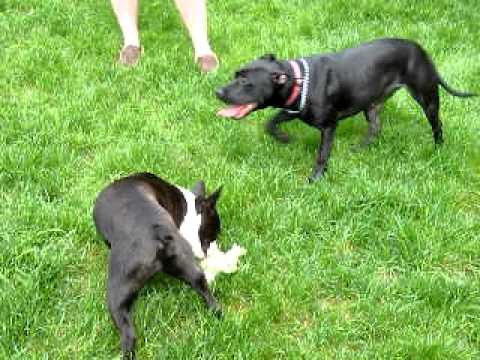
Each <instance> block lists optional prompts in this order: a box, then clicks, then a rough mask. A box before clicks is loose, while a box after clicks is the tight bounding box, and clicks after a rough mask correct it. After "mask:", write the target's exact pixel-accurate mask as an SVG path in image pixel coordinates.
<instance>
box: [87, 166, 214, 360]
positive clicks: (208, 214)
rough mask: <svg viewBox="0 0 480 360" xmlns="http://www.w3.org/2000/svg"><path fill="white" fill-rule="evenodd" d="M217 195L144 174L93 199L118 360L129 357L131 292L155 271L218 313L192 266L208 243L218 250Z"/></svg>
mask: <svg viewBox="0 0 480 360" xmlns="http://www.w3.org/2000/svg"><path fill="white" fill-rule="evenodd" d="M219 195H220V189H218V190H216V191H215V192H214V193H212V194H211V195H210V196H206V195H205V185H204V184H203V182H201V181H199V182H198V183H197V184H196V185H195V186H194V188H193V190H192V191H189V190H186V189H183V188H181V187H177V186H174V185H171V184H169V183H167V182H166V181H164V180H162V179H160V178H159V177H157V176H155V175H153V174H149V173H139V174H134V175H131V176H128V177H125V178H122V179H120V180H117V181H115V182H113V183H112V184H110V185H108V186H107V187H106V188H105V189H104V190H103V191H101V192H100V194H99V195H98V197H97V199H96V201H95V206H94V210H93V218H94V222H95V226H96V228H97V231H98V232H99V233H100V234H101V235H102V236H103V238H104V239H105V240H106V242H107V245H108V246H109V247H110V248H111V252H110V259H109V266H108V278H107V302H108V309H109V311H110V314H111V316H112V319H113V321H114V323H115V325H116V327H117V329H118V331H119V333H120V337H121V347H122V352H123V357H124V358H129V357H133V355H134V353H133V352H134V343H135V335H134V328H133V324H132V320H131V318H130V314H129V312H130V307H131V305H132V302H133V300H134V298H135V296H136V294H137V292H138V291H139V290H140V289H141V288H142V287H143V285H144V284H145V282H146V281H147V280H148V279H149V278H150V277H152V276H153V275H154V274H156V273H158V272H165V273H167V274H169V275H172V276H174V277H176V278H179V279H181V280H183V281H185V282H187V283H189V284H190V285H191V286H192V288H193V289H194V290H195V291H196V292H197V293H198V294H199V295H200V296H201V297H202V298H203V299H204V300H205V303H206V304H207V306H208V308H209V309H210V310H212V311H213V312H214V313H215V314H216V315H218V316H220V315H221V310H220V307H219V306H218V305H217V302H216V301H215V299H214V297H213V296H212V295H211V293H210V291H209V288H208V284H207V279H206V277H205V274H204V272H203V271H202V270H201V268H200V267H199V266H198V265H197V264H196V262H195V257H197V258H201V259H203V258H205V256H206V255H207V253H208V250H209V248H210V246H211V245H214V248H215V251H218V248H217V247H216V243H215V241H216V239H217V236H218V234H219V232H220V218H219V216H218V213H217V210H216V203H217V200H218V197H219Z"/></svg>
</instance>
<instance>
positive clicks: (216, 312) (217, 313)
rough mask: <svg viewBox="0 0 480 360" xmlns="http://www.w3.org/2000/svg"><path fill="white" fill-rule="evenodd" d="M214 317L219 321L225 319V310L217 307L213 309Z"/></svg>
mask: <svg viewBox="0 0 480 360" xmlns="http://www.w3.org/2000/svg"><path fill="white" fill-rule="evenodd" d="M212 313H213V316H215V317H216V318H217V319H219V320H222V319H223V316H224V315H223V310H222V309H221V308H219V307H216V308H214V309H212Z"/></svg>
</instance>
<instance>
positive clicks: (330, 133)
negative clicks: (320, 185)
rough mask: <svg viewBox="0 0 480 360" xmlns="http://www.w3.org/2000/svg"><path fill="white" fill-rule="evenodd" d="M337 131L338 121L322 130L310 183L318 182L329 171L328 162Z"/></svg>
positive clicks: (309, 178)
mask: <svg viewBox="0 0 480 360" xmlns="http://www.w3.org/2000/svg"><path fill="white" fill-rule="evenodd" d="M336 129H337V122H336V121H334V122H332V123H331V124H329V125H328V126H326V127H323V128H321V129H320V131H321V139H320V144H319V146H318V150H317V159H316V161H315V166H314V167H313V170H312V174H311V175H310V176H309V177H308V180H309V182H313V181H315V180H317V179H318V178H320V177H321V176H322V175H323V173H324V172H325V171H326V170H327V162H328V158H329V156H330V151H331V150H332V145H333V138H334V137H335V130H336Z"/></svg>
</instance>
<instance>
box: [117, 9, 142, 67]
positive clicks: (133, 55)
mask: <svg viewBox="0 0 480 360" xmlns="http://www.w3.org/2000/svg"><path fill="white" fill-rule="evenodd" d="M111 1H112V8H113V12H114V13H115V16H116V17H117V22H118V25H120V30H121V31H122V36H123V47H122V51H121V52H120V56H119V62H120V63H121V64H123V65H134V64H136V63H137V61H138V58H139V56H140V37H139V34H138V25H137V19H138V0H111Z"/></svg>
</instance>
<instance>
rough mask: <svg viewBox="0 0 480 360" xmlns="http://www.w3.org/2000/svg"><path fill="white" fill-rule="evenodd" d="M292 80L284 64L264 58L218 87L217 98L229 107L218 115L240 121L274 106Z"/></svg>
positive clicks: (245, 67) (255, 61)
mask: <svg viewBox="0 0 480 360" xmlns="http://www.w3.org/2000/svg"><path fill="white" fill-rule="evenodd" d="M287 81H288V76H287V74H286V72H285V69H284V67H283V65H282V63H281V62H280V61H278V60H276V59H275V56H274V55H271V54H268V55H264V56H262V57H260V58H258V59H257V60H254V61H252V62H250V63H248V64H247V65H245V66H244V67H242V68H241V69H240V70H238V71H236V72H235V77H234V79H233V80H232V81H231V82H230V83H228V84H227V85H225V86H223V87H220V88H218V89H217V90H216V91H215V93H216V95H217V97H218V98H219V99H220V100H222V101H223V102H225V103H226V104H229V106H228V107H226V108H225V109H222V110H220V111H219V112H218V115H220V116H225V117H231V118H235V119H240V118H243V117H245V116H246V115H248V114H249V113H250V112H252V111H254V110H258V109H263V108H265V107H267V106H271V105H274V100H275V96H276V94H277V92H278V90H279V89H280V88H281V87H283V86H284V85H285V84H286V83H287Z"/></svg>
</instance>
